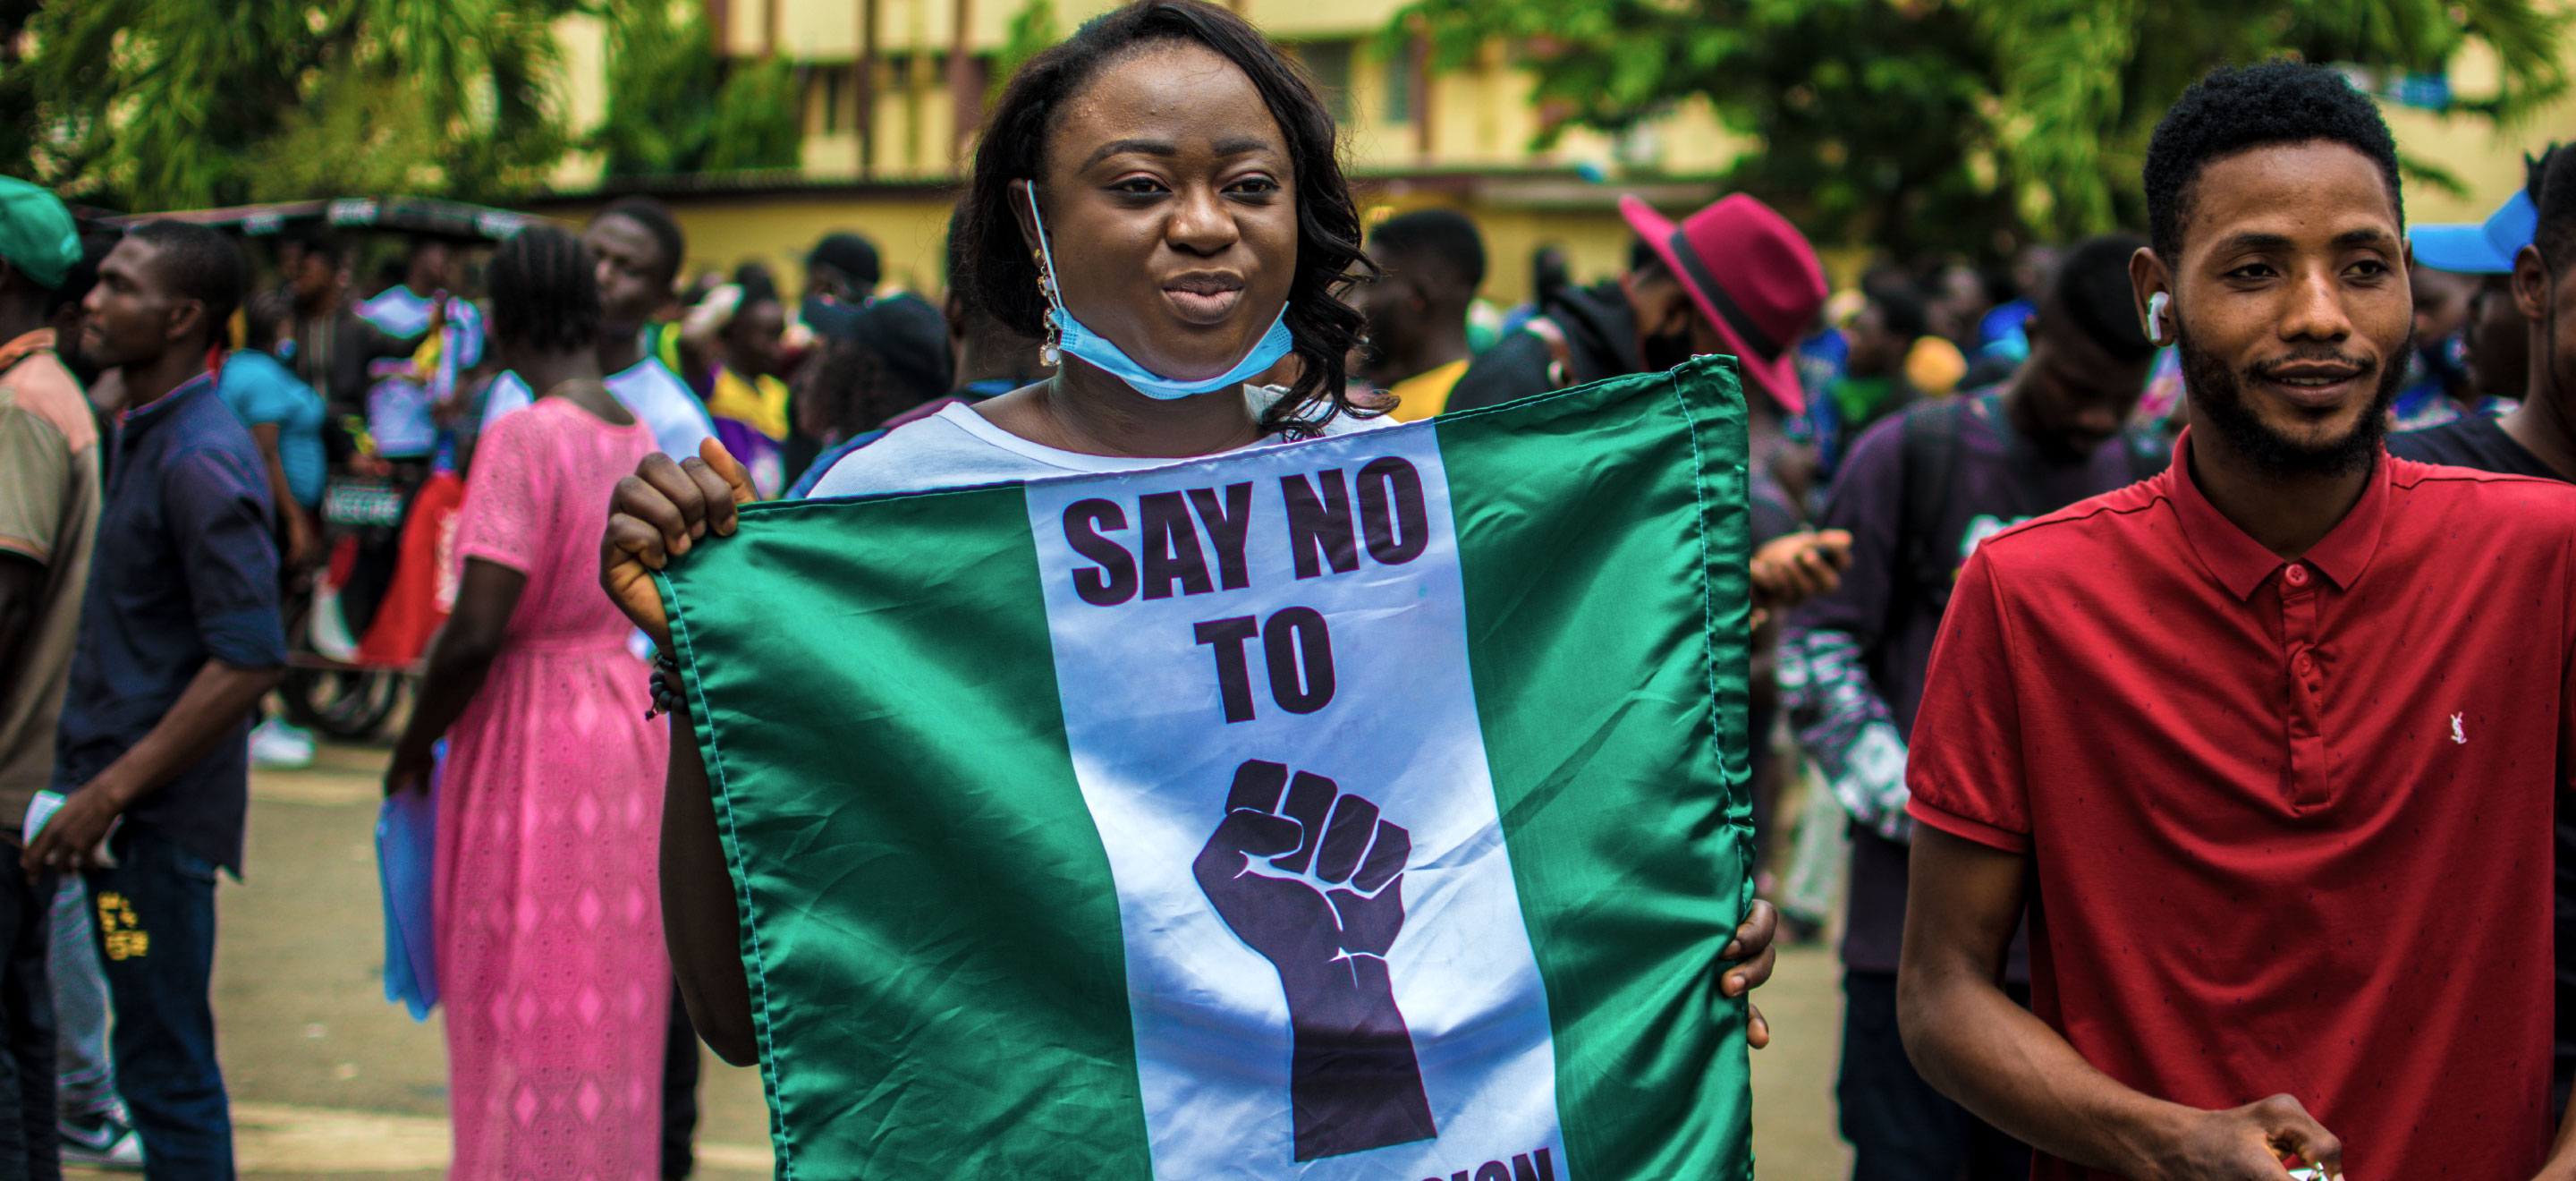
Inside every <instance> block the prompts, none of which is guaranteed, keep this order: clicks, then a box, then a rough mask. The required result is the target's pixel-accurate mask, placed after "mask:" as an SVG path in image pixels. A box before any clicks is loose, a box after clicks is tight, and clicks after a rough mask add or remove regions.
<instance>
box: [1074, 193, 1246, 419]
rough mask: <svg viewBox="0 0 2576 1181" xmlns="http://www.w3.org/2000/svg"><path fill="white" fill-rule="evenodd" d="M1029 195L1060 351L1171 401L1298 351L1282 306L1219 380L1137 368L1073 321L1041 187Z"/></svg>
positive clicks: (1238, 379)
mask: <svg viewBox="0 0 2576 1181" xmlns="http://www.w3.org/2000/svg"><path fill="white" fill-rule="evenodd" d="M1028 193H1029V220H1030V221H1032V222H1034V223H1036V225H1037V228H1038V253H1039V254H1040V255H1041V256H1043V257H1044V258H1045V259H1046V273H1047V282H1046V284H1045V288H1046V296H1047V302H1048V303H1049V304H1050V305H1052V310H1050V311H1049V312H1048V313H1047V317H1048V319H1050V320H1052V321H1054V323H1055V327H1056V331H1057V333H1058V334H1059V336H1060V337H1061V339H1059V340H1058V341H1057V342H1056V347H1057V348H1058V349H1059V350H1061V351H1062V352H1064V353H1067V354H1070V355H1072V356H1076V357H1080V358H1082V359H1083V360H1085V361H1088V362H1090V363H1091V364H1093V365H1095V366H1097V367H1099V368H1100V369H1101V370H1103V371H1105V372H1107V373H1108V374H1109V375H1110V376H1112V377H1115V378H1117V379H1118V380H1120V381H1123V382H1126V383H1127V384H1128V385H1129V386H1130V387H1132V388H1133V389H1135V391H1136V392H1137V393H1140V394H1143V395H1145V396H1146V397H1148V398H1153V399H1156V400H1159V401H1165V402H1169V401H1173V400H1176V399H1180V398H1186V397H1189V396H1191V395H1193V394H1205V393H1213V392H1215V391H1217V390H1221V389H1226V388H1228V387H1231V386H1239V385H1242V384H1243V383H1244V382H1247V381H1250V380H1252V379H1253V378H1255V377H1258V376H1260V375H1261V374H1262V373H1263V372H1264V371H1265V370H1268V369H1269V368H1270V367H1271V366H1273V365H1276V364H1278V363H1279V359H1280V358H1281V357H1285V356H1287V355H1288V352H1289V349H1290V348H1291V347H1293V346H1294V344H1295V339H1294V338H1293V337H1292V336H1291V335H1290V334H1289V331H1288V305H1286V304H1281V305H1280V306H1279V318H1278V319H1275V320H1272V321H1271V322H1270V331H1268V332H1265V333H1262V334H1261V339H1260V340H1259V341H1256V342H1254V344H1253V346H1252V351H1251V352H1249V353H1246V354H1244V357H1243V359H1242V360H1240V361H1237V362H1235V365H1234V368H1232V369H1228V370H1226V371H1225V372H1224V373H1221V374H1219V375H1217V376H1215V377H1209V378H1202V379H1199V380H1195V381H1183V380H1180V379H1177V378H1170V377H1165V376H1163V375H1161V374H1159V373H1155V372H1154V371H1152V370H1150V369H1147V368H1145V367H1144V366H1142V365H1139V364H1137V363H1136V361H1135V359H1134V358H1132V357H1129V356H1128V355H1127V351H1126V350H1125V349H1121V348H1119V347H1118V346H1117V345H1116V344H1113V343H1111V342H1110V340H1109V338H1108V337H1105V336H1102V335H1100V334H1099V333H1097V332H1093V331H1092V330H1090V329H1089V328H1085V327H1083V326H1082V321H1080V320H1076V319H1074V318H1073V313H1072V312H1070V311H1067V310H1065V306H1064V294H1063V293H1062V292H1061V291H1059V290H1058V289H1057V284H1056V282H1055V273H1056V270H1055V252H1054V251H1053V250H1052V249H1050V248H1049V247H1048V246H1047V235H1046V219H1045V218H1044V217H1042V216H1040V215H1039V213H1038V196H1037V189H1036V186H1034V185H1033V186H1030V188H1029V190H1028Z"/></svg>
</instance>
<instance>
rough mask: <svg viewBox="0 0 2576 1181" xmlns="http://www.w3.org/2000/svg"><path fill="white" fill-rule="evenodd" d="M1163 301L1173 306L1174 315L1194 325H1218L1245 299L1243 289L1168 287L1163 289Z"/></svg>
mask: <svg viewBox="0 0 2576 1181" xmlns="http://www.w3.org/2000/svg"><path fill="white" fill-rule="evenodd" d="M1163 299H1164V301H1165V302H1168V303H1170V304H1171V305H1172V311H1173V313H1174V314H1176V315H1178V316H1179V317H1180V318H1181V319H1183V320H1186V321H1188V322H1190V323H1192V324H1216V323H1220V322H1222V321H1223V320H1224V319H1225V317H1226V315H1227V313H1229V312H1232V311H1233V310H1234V305H1235V304H1236V303H1238V302H1240V301H1241V300H1242V299H1243V289H1242V288H1240V287H1233V288H1224V289H1203V288H1197V287H1166V288H1164V289H1163Z"/></svg>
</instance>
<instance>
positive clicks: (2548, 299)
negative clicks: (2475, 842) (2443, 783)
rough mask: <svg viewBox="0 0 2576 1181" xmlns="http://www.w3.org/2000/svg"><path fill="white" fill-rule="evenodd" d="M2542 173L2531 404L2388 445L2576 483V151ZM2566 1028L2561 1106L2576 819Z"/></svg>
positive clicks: (2569, 1069) (2564, 924) (2561, 915)
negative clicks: (2492, 416)
mask: <svg viewBox="0 0 2576 1181" xmlns="http://www.w3.org/2000/svg"><path fill="white" fill-rule="evenodd" d="M2546 159H2547V167H2546V170H2545V172H2543V173H2542V174H2541V175H2540V176H2538V177H2536V178H2535V182H2536V183H2535V184H2534V185H2533V186H2532V187H2533V188H2534V189H2536V190H2537V193H2538V195H2537V197H2536V198H2535V203H2536V204H2537V205H2538V206H2539V210H2540V219H2539V224H2538V226H2537V228H2536V229H2535V230H2534V231H2533V234H2532V240H2531V242H2530V243H2528V244H2526V245H2524V246H2523V247H2522V248H2521V250H2520V251H2519V252H2517V253H2516V254H2515V255H2514V258H2513V280H2512V288H2511V296H2510V298H2511V299H2512V302H2513V306H2514V307H2515V309H2516V310H2517V311H2519V312H2520V314H2521V318H2522V321H2523V326H2524V334H2525V337H2526V339H2527V340H2528V342H2529V356H2530V359H2531V363H2530V366H2529V374H2528V376H2526V377H2525V378H2524V382H2525V384H2524V388H2523V398H2522V404H2521V405H2520V406H2517V407H2515V408H2514V409H2513V410H2512V411H2510V412H2508V413H2506V414H2505V415H2503V416H2502V417H2499V418H2490V417H2487V416H2485V415H2470V416H2468V417H2465V418H2460V419H2455V420H2453V421H2451V422H2446V423H2444V424H2442V425H2440V426H2436V427H2428V428H2426V429H2424V430H2420V431H2407V432H2404V433H2402V434H2397V435H2393V436H2390V438H2389V440H2388V453H2389V454H2391V455H2394V456H2397V457H2398V458H2400V459H2412V460H2415V461H2416V462H2418V463H2438V464H2445V465H2448V466H2451V467H2465V468H2476V469H2478V470H2480V471H2489V472H2502V473H2505V474H2506V475H2514V476H2538V477H2540V478H2542V479H2546V480H2563V481H2567V482H2569V483H2576V151H2561V152H2553V153H2551V154H2550V155H2549V156H2548V157H2546ZM2557 842H2558V844H2557V859H2558V873H2557V883H2556V884H2557V895H2558V906H2557V928H2558V932H2557V938H2558V1021H2557V1024H2558V1034H2557V1044H2556V1049H2555V1053H2554V1055H2553V1057H2554V1062H2553V1063H2552V1068H2551V1072H2550V1100H2551V1104H2552V1109H2553V1110H2564V1109H2565V1108H2566V1106H2567V1100H2568V1095H2569V1092H2570V1090H2571V1089H2576V820H2571V818H2570V817H2568V816H2566V815H2564V814H2563V813H2562V815H2561V816H2560V817H2559V819H2558V837H2557Z"/></svg>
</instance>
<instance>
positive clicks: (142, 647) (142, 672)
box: [22, 221, 286, 1181]
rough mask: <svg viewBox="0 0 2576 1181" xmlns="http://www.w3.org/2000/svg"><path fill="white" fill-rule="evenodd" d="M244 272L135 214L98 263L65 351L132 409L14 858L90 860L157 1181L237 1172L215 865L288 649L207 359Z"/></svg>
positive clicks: (263, 518) (244, 455)
mask: <svg viewBox="0 0 2576 1181" xmlns="http://www.w3.org/2000/svg"><path fill="white" fill-rule="evenodd" d="M243 281H244V266H243V263H242V257H241V252H240V251H239V250H238V249H236V248H235V247H234V246H233V244H232V241H231V240H230V239H228V238H225V237H224V236H223V235H221V234H219V233H216V232H215V231H213V230H210V229H206V228H205V227H202V226H194V225H188V224H184V223H180V222H169V221H160V222H147V223H145V224H143V225H139V226H136V227H134V228H133V229H132V230H129V231H127V233H126V236H125V239H124V241H122V242H119V243H118V244H117V246H116V249H115V250H114V251H112V252H110V253H109V254H108V256H107V258H106V259H105V260H104V261H103V262H101V263H100V264H99V278H98V285H97V286H96V287H95V288H93V289H92V290H91V292H90V295H89V298H88V300H87V303H86V305H85V306H86V310H87V317H86V318H85V319H84V321H83V323H82V327H81V338H80V349H81V352H82V355H83V356H84V357H86V358H87V359H88V360H89V362H90V363H91V364H93V365H95V366H97V367H98V368H99V369H101V370H102V371H103V370H108V369H115V370H119V371H120V372H121V373H122V374H123V376H124V382H125V388H126V391H127V401H126V406H127V409H126V411H125V412H124V415H123V417H122V420H121V422H119V424H118V425H117V427H116V431H115V441H114V452H113V458H112V459H111V461H110V464H109V470H108V478H107V498H106V503H105V506H104V508H103V510H102V512H101V515H100V518H99V530H98V542H97V546H96V549H95V551H94V555H93V557H92V559H91V565H90V584H89V590H88V593H87V595H86V597H85V598H84V600H83V603H82V608H81V620H80V633H79V640H78V644H77V647H76V649H75V650H74V653H73V656H72V672H71V685H70V689H69V691H68V693H67V694H66V696H65V697H64V700H63V712H62V725H61V730H60V732H59V735H58V740H57V744H56V747H55V762H54V779H53V783H54V790H56V791H58V792H61V793H63V794H64V795H65V796H66V797H67V799H66V800H65V802H64V803H63V805H62V807H61V809H60V810H59V811H57V812H55V813H54V814H53V815H52V817H51V818H50V819H48V820H47V821H46V823H45V826H44V828H43V829H42V830H41V831H39V832H38V833H37V835H36V837H35V839H34V840H32V841H30V842H29V843H28V845H27V851H26V854H25V856H24V858H23V864H22V867H23V868H24V869H25V870H26V871H27V872H28V873H30V874H39V873H43V872H47V871H68V870H73V869H79V870H83V871H85V872H86V873H87V876H88V882H89V889H90V897H91V899H92V901H93V902H94V903H95V904H96V906H97V908H98V917H99V924H98V935H99V946H100V954H101V956H102V958H103V959H104V960H105V961H106V965H107V980H108V989H109V993H110V996H111V997H112V998H113V999H114V1003H115V1011H116V1025H115V1034H114V1040H113V1042H112V1043H111V1049H110V1052H111V1054H112V1055H113V1058H114V1061H115V1065H116V1076H117V1078H118V1080H119V1081H120V1082H121V1083H122V1084H123V1089H124V1092H125V1101H126V1105H127V1107H128V1108H130V1109H131V1111H132V1115H133V1120H134V1126H135V1130H136V1131H137V1132H139V1133H141V1135H142V1138H143V1155H144V1161H145V1169H146V1176H148V1177H152V1178H155V1179H156V1181H157V1179H158V1178H164V1177H168V1178H181V1177H184V1178H189V1179H191V1181H229V1178H231V1177H232V1176H233V1154H232V1117H231V1110H230V1104H229V1103H228V1101H227V1100H226V1098H225V1094H224V1081H223V1074H222V1071H221V1070H220V1069H219V1068H218V1066H217V1064H216V1061H215V1020H214V1008H213V1004H212V1000H211V996H210V993H209V987H210V985H211V984H212V982H213V975H214V958H215V871H216V870H217V869H227V870H231V871H232V872H233V874H234V875H235V876H236V877H238V876H239V875H240V873H241V854H242V822H243V818H244V815H245V814H246V813H247V811H248V810H249V796H250V766H249V734H250V724H251V711H252V708H253V707H254V706H255V705H256V704H257V703H258V701H259V699H260V696H261V695H262V694H264V693H266V692H267V691H268V690H269V689H270V688H271V687H272V686H274V685H275V684H276V683H277V681H278V678H279V677H280V675H281V674H282V673H283V671H284V667H285V664H286V637H285V632H284V628H283V626H282V625H281V623H280V621H279V617H278V592H277V576H278V556H277V545H276V542H275V541H274V540H273V539H272V537H271V535H270V531H269V513H270V505H269V499H268V469H267V465H266V463H265V461H264V460H262V458H261V456H260V451H259V446H258V444H256V443H254V442H253V441H252V440H251V436H250V431H249V430H248V429H247V428H245V427H243V426H242V424H241V421H240V420H239V419H237V418H235V417H233V413H232V411H231V410H230V409H228V408H226V407H225V405H224V403H223V400H222V398H221V397H220V396H218V395H217V393H216V392H215V383H214V379H213V378H212V377H211V376H210V375H209V374H208V373H207V372H206V357H207V354H208V351H209V348H210V346H211V345H213V343H214V342H215V341H217V340H218V339H220V337H219V335H218V334H219V333H222V332H223V331H224V324H225V322H226V321H227V320H228V319H229V318H230V317H231V316H232V314H233V309H234V308H235V307H237V306H239V304H240V302H241V295H242V288H243ZM102 853H104V854H105V855H104V856H102Z"/></svg>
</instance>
